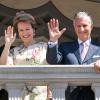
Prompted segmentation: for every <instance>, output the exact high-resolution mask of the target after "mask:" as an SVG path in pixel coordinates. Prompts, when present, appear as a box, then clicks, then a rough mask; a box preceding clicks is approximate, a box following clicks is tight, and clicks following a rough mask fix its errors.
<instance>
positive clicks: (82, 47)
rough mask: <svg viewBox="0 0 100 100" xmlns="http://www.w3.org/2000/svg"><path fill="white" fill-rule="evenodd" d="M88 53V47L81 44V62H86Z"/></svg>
mask: <svg viewBox="0 0 100 100" xmlns="http://www.w3.org/2000/svg"><path fill="white" fill-rule="evenodd" d="M86 53H87V47H86V44H85V43H81V44H80V56H81V61H83V60H84V58H85V56H86Z"/></svg>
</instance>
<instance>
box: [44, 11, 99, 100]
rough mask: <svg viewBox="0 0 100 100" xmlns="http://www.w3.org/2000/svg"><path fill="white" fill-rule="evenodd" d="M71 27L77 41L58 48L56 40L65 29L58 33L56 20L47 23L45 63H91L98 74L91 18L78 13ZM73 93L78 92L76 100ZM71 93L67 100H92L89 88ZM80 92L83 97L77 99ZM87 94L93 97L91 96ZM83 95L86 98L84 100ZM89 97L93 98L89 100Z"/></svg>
mask: <svg viewBox="0 0 100 100" xmlns="http://www.w3.org/2000/svg"><path fill="white" fill-rule="evenodd" d="M73 26H74V29H75V32H76V35H77V40H76V41H74V42H68V43H66V42H65V43H61V45H59V46H58V39H59V38H60V36H61V35H62V34H63V33H64V32H65V30H66V28H63V29H62V30H61V31H60V30H59V22H58V20H57V19H51V20H50V22H49V23H48V29H49V36H50V40H49V42H48V48H47V55H46V59H47V62H48V63H49V64H68V65H70V64H71V65H72V64H91V63H93V64H94V66H95V70H96V71H97V72H99V71H100V60H99V59H100V43H96V42H95V41H93V40H92V39H91V31H92V29H93V21H92V19H91V17H90V16H89V15H88V13H86V12H78V13H77V14H76V15H75V17H74V21H73ZM80 88H81V89H80ZM81 90H82V91H81ZM74 91H77V92H78V94H77V93H76V92H75V93H76V94H74V96H75V95H77V97H76V98H74V97H73V95H72V94H73V92H74ZM84 91H85V92H84ZM86 91H89V92H86ZM73 92H72V93H71V96H69V97H68V100H87V99H88V100H94V96H93V95H94V94H93V91H92V90H91V88H90V87H77V88H76V90H75V89H74V90H73ZM80 92H81V93H82V95H83V96H82V95H80V97H78V96H79V94H80ZM88 93H90V94H93V95H92V96H91V95H90V94H88ZM84 95H85V97H86V98H85V99H84ZM87 95H88V96H87ZM71 97H72V98H71ZM91 97H93V98H92V99H91ZM73 98H74V99H73ZM80 98H81V99H80Z"/></svg>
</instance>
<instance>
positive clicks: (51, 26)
mask: <svg viewBox="0 0 100 100" xmlns="http://www.w3.org/2000/svg"><path fill="white" fill-rule="evenodd" d="M48 30H49V36H50V41H52V42H56V41H58V39H59V38H60V36H61V35H62V34H63V33H64V32H65V31H66V28H63V29H62V30H61V31H60V30H59V21H58V19H54V18H53V19H51V20H50V22H48Z"/></svg>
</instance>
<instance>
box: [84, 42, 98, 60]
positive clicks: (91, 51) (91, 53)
mask: <svg viewBox="0 0 100 100" xmlns="http://www.w3.org/2000/svg"><path fill="white" fill-rule="evenodd" d="M97 50H98V47H97V46H95V45H93V44H90V47H89V50H88V52H87V54H86V57H85V59H84V60H83V62H86V61H87V60H88V59H90V58H92V56H93V54H94V53H95V52H96V51H97Z"/></svg>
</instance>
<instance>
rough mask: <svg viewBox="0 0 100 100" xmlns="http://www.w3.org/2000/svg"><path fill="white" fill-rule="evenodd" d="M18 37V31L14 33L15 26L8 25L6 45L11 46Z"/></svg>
mask: <svg viewBox="0 0 100 100" xmlns="http://www.w3.org/2000/svg"><path fill="white" fill-rule="evenodd" d="M15 38H16V33H13V27H12V26H8V27H7V30H5V42H6V43H5V45H7V46H11V44H12V43H13V42H14V40H15Z"/></svg>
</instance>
